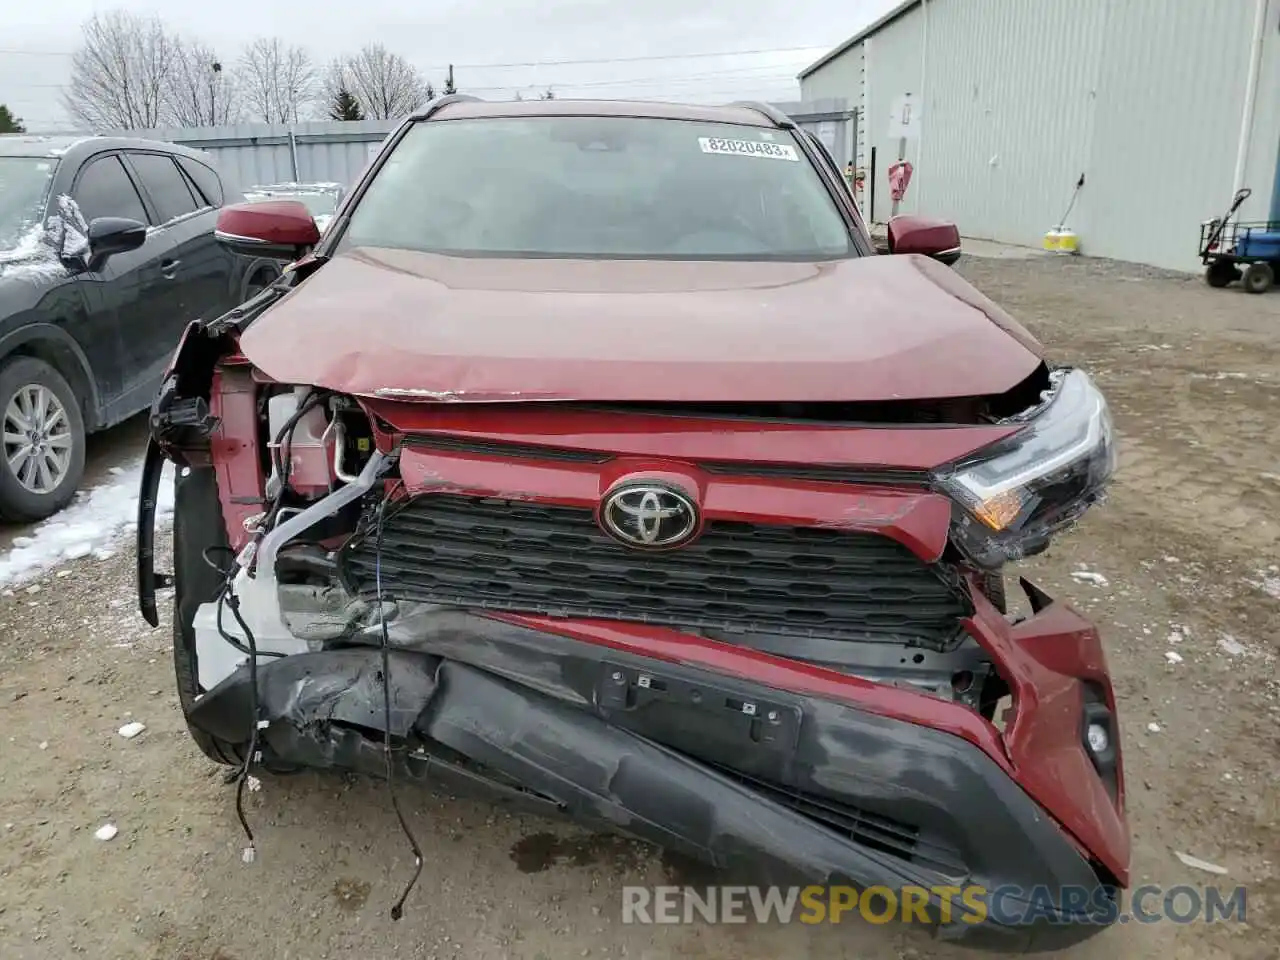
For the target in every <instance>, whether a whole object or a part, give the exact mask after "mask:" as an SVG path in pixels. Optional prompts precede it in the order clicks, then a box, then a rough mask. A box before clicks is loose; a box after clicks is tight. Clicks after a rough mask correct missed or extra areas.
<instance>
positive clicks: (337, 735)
mask: <svg viewBox="0 0 1280 960" xmlns="http://www.w3.org/2000/svg"><path fill="white" fill-rule="evenodd" d="M1043 615H1044V614H1043V612H1042V613H1041V614H1040V616H1043ZM1035 619H1037V618H1034V617H1033V618H1032V620H1035ZM583 626H584V629H585V628H587V627H589V626H590V625H583ZM597 626H599V627H600V628H601V629H600V630H598V631H596V633H595V634H594V635H580V636H576V637H574V636H566V635H564V631H563V630H559V631H551V630H547V629H542V628H537V627H536V626H535V624H534V622H533V621H532V620H531V619H530V618H518V617H487V616H478V615H474V614H470V613H466V612H462V611H458V610H448V609H442V608H438V607H436V608H424V609H422V610H420V611H418V612H416V613H414V614H411V615H408V616H404V617H400V618H397V619H396V620H395V621H394V622H393V623H392V624H391V625H390V643H391V646H392V648H393V649H392V650H391V651H390V656H391V670H390V671H389V679H390V697H391V707H392V710H391V731H390V732H391V734H392V739H393V743H394V744H395V748H394V762H395V764H396V767H397V768H398V771H399V773H398V775H399V776H403V777H406V778H409V779H417V780H422V781H430V782H432V783H434V784H437V785H441V786H447V787H449V788H450V789H453V790H456V791H459V792H472V791H473V790H475V789H478V790H482V791H484V792H485V793H487V794H489V795H491V796H496V797H499V798H501V799H505V800H507V801H509V802H512V803H515V804H518V805H520V806H522V807H525V808H530V809H533V810H536V811H539V812H543V813H558V814H563V815H567V816H569V817H571V818H573V819H574V820H577V821H579V822H582V823H585V824H596V825H601V826H604V827H607V828H609V829H613V830H619V831H621V832H624V833H627V834H630V835H632V836H635V837H637V838H639V839H643V840H647V841H650V842H653V843H655V844H658V845H661V846H663V847H664V848H667V849H671V850H675V851H679V852H682V853H685V854H687V855H690V856H693V857H696V858H699V859H701V860H704V861H706V862H709V863H711V864H714V865H715V866H717V867H722V868H728V869H731V870H734V871H735V872H737V871H745V872H747V873H749V874H750V875H751V876H752V877H753V878H757V879H758V880H759V882H761V883H778V884H806V883H808V884H812V883H818V884H828V885H833V886H834V885H840V886H844V885H849V886H853V887H857V888H860V889H865V888H868V887H873V886H887V887H889V888H891V889H900V888H903V887H916V888H923V889H924V890H926V891H929V909H928V915H929V917H930V919H931V922H932V924H933V925H934V926H935V928H936V930H937V933H938V935H939V936H940V937H942V938H946V939H955V940H960V941H962V942H964V943H966V944H970V945H974V946H982V947H986V948H990V949H997V950H1002V951H1010V952H1023V951H1027V950H1036V951H1039V950H1046V949H1057V948H1060V947H1063V946H1066V945H1068V944H1070V943H1073V942H1077V941H1079V940H1083V939H1085V938H1087V937H1088V936H1090V935H1091V934H1093V933H1095V932H1097V931H1098V930H1100V929H1102V928H1103V927H1104V926H1105V925H1106V924H1108V923H1109V922H1110V921H1111V920H1113V919H1114V918H1115V903H1114V900H1112V899H1111V893H1110V892H1109V891H1106V890H1104V892H1103V895H1102V896H1099V895H1098V893H1097V892H1098V891H1099V890H1100V889H1103V888H1102V886H1101V885H1102V883H1103V880H1102V877H1101V876H1100V873H1101V874H1104V875H1105V874H1106V873H1107V871H1105V870H1104V871H1099V870H1098V869H1097V868H1096V867H1095V866H1094V865H1093V864H1092V863H1091V862H1090V858H1088V857H1087V856H1086V855H1084V854H1083V853H1082V852H1081V850H1082V846H1081V844H1080V843H1079V842H1078V841H1076V840H1073V839H1072V838H1071V837H1070V836H1069V834H1068V833H1067V832H1065V831H1064V830H1063V829H1062V828H1061V827H1060V826H1059V825H1058V822H1055V821H1056V818H1054V817H1052V816H1050V815H1049V814H1048V813H1047V811H1046V810H1045V808H1044V807H1043V806H1041V805H1040V804H1038V803H1037V802H1036V801H1035V800H1033V799H1032V797H1031V796H1030V795H1029V794H1028V792H1027V791H1026V790H1025V789H1024V788H1023V787H1022V786H1020V785H1019V782H1018V776H1019V774H1018V771H1017V770H1016V769H1013V767H1012V765H1011V763H1010V762H1008V761H1007V760H1006V761H1005V762H1001V761H1000V760H998V759H997V758H995V757H993V756H992V755H991V754H990V753H989V752H988V750H987V749H984V748H983V746H981V745H979V744H976V743H974V742H971V741H970V740H969V739H966V738H965V737H964V736H958V735H955V734H954V733H953V732H944V731H943V730H940V729H936V728H934V727H932V726H929V725H926V724H922V723H916V722H909V721H907V720H905V719H902V718H901V717H892V716H887V715H884V711H877V712H872V711H870V710H866V709H859V708H858V707H857V706H855V705H854V704H853V703H851V702H849V701H848V699H847V698H843V697H841V696H839V695H836V693H835V688H834V687H832V688H831V691H830V695H828V694H825V693H823V692H822V691H821V684H820V683H819V681H822V680H823V677H824V675H825V674H827V673H830V671H825V670H822V669H820V668H812V667H804V666H803V665H798V666H799V667H800V669H801V670H802V671H803V673H804V674H806V675H808V676H809V677H810V678H811V679H812V680H813V681H814V683H811V684H808V685H806V684H803V683H799V682H791V683H787V682H771V683H770V684H769V685H767V686H766V685H764V684H762V683H761V682H759V680H758V679H756V680H753V679H749V678H747V677H745V676H743V675H734V674H735V671H734V670H733V669H713V668H711V667H710V666H708V664H707V663H705V662H703V663H699V662H698V661H699V659H704V660H705V658H700V657H699V656H698V654H697V648H696V646H695V645H689V646H688V647H687V648H686V650H687V652H688V653H689V655H688V656H684V657H680V656H663V655H661V653H660V652H659V655H657V656H655V655H654V654H655V651H654V650H649V651H646V652H641V651H639V650H638V648H637V647H635V646H634V645H628V644H627V643H626V642H625V638H623V637H622V636H621V635H619V634H617V633H611V632H610V631H609V630H608V629H606V625H597ZM587 632H588V633H590V631H589V630H588V631H587ZM379 639H380V636H358V637H356V638H355V644H356V645H353V646H349V647H346V648H344V649H336V650H327V651H321V652H310V653H299V654H296V655H293V656H288V657H284V658H281V659H277V660H274V661H271V662H264V663H262V665H260V666H259V668H258V675H259V679H258V689H259V701H260V703H259V708H260V711H261V714H260V715H261V716H263V717H264V718H265V719H266V720H267V721H268V725H267V727H266V728H265V730H264V731H263V732H262V742H263V743H264V749H265V751H267V753H268V755H269V756H271V757H272V758H274V759H277V760H280V761H283V762H288V763H295V764H303V765H307V766H315V767H335V768H345V769H354V770H360V771H365V772H368V773H371V774H381V773H383V771H384V763H385V760H384V755H383V746H382V744H383V737H384V722H383V716H384V713H383V692H382V690H383V687H382V680H381V651H380V650H379V649H378V648H377V643H378V641H379ZM688 639H689V640H691V639H692V638H688ZM716 646H725V647H727V645H716ZM721 653H722V654H723V658H722V663H721V666H722V667H723V666H729V667H731V663H730V661H731V660H732V657H733V656H742V657H747V658H748V659H751V660H755V661H757V662H756V663H755V666H756V667H757V668H758V667H759V666H760V663H759V662H758V661H760V660H761V659H762V655H760V654H753V653H751V652H750V651H736V652H735V651H733V650H732V648H728V649H727V650H725V651H721ZM763 659H769V658H767V657H766V658H763ZM833 676H837V675H833ZM772 679H773V680H774V681H778V680H779V679H780V678H779V677H778V676H777V675H775V676H773V677H772ZM840 679H841V680H842V681H847V680H848V679H849V678H847V677H841V678H840ZM815 684H817V685H816V686H815ZM867 686H874V685H870V684H868V685H867ZM890 692H891V693H900V694H901V695H902V696H904V697H915V696H918V695H916V694H912V693H908V692H905V691H890ZM923 699H926V700H927V699H928V698H923ZM249 705H250V694H249V679H248V672H247V669H245V668H241V669H239V670H238V671H237V672H236V673H234V674H233V675H231V676H230V677H228V678H227V679H226V680H224V681H223V682H222V683H220V684H219V685H218V686H216V687H215V688H213V689H212V690H209V691H208V692H207V693H206V694H205V695H204V696H203V697H201V698H200V700H199V701H198V702H197V703H196V704H195V706H194V709H193V711H192V712H191V714H190V716H189V720H190V722H191V723H192V724H194V725H195V726H197V727H199V728H201V729H203V730H205V731H207V732H208V733H210V734H211V735H213V736H215V737H218V738H219V739H221V740H224V741H227V742H230V743H244V742H246V741H247V740H248V739H249V737H250V735H251V727H252V724H253V714H252V712H251V710H250V706H249ZM950 706H952V705H950V704H941V703H939V704H938V707H939V708H945V707H950ZM956 709H957V710H964V709H965V708H963V707H959V706H957V707H956ZM979 719H980V718H979ZM1113 814H1114V810H1113ZM1115 815H1116V816H1118V814H1115ZM1126 855H1127V851H1126ZM973 887H980V888H983V889H984V890H986V891H989V892H991V894H992V895H993V896H998V898H999V904H998V905H997V904H994V903H993V904H991V905H990V909H991V911H992V914H991V916H989V917H988V918H987V919H986V920H985V922H981V923H972V922H966V921H964V920H957V919H955V918H959V917H964V916H965V915H966V913H967V910H968V908H967V907H966V906H965V905H964V904H963V903H962V902H961V892H960V889H957V888H973ZM939 888H952V889H953V890H954V893H952V892H948V891H945V890H943V891H941V892H939ZM997 891H998V893H997ZM1082 891H1085V892H1087V893H1086V894H1085V896H1083V897H1082V896H1081V892H1082ZM971 895H972V894H971ZM1033 900H1034V902H1035V905H1036V909H1035V910H1034V911H1032V912H1033V913H1034V922H1030V918H1028V922H1019V921H1014V922H1010V920H1009V918H1010V917H1014V916H1019V915H1020V911H1019V905H1023V906H1025V905H1026V904H1028V903H1030V902H1031V901H1033ZM944 901H947V902H948V904H949V909H947V910H945V911H944V909H943V907H944ZM1048 905H1052V907H1051V908H1050V907H1049V906H1048ZM944 916H946V917H950V918H952V920H951V922H950V923H946V922H943V918H944Z"/></svg>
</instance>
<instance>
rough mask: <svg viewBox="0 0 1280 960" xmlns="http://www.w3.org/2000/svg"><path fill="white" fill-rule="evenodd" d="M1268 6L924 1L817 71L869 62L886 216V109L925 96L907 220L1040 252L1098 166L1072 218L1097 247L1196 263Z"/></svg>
mask: <svg viewBox="0 0 1280 960" xmlns="http://www.w3.org/2000/svg"><path fill="white" fill-rule="evenodd" d="M1270 8H1271V9H1270V11H1269V13H1268V16H1267V26H1266V29H1265V31H1264V56H1263V63H1262V69H1261V73H1260V76H1259V78H1258V87H1257V101H1256V107H1255V114H1254V130H1253V136H1252V138H1251V143H1250V150H1249V157H1248V167H1247V170H1246V177H1245V184H1246V185H1247V186H1251V187H1252V188H1253V190H1254V195H1253V197H1252V198H1251V200H1250V202H1249V204H1248V205H1247V206H1246V207H1245V210H1244V214H1245V215H1246V216H1249V217H1256V218H1265V217H1266V216H1267V214H1268V211H1269V210H1270V209H1271V198H1272V192H1273V185H1274V184H1275V182H1276V167H1277V152H1278V149H1280V0H1271V3H1270ZM1255 10H1256V7H1255V2H1254V0H1070V2H1064V0H928V2H927V4H924V5H920V6H917V7H915V8H914V9H912V10H911V11H910V12H908V13H906V14H904V15H902V16H900V17H898V18H897V19H895V20H893V21H891V22H890V23H888V24H887V25H885V26H884V27H883V28H881V29H880V30H879V31H877V32H876V33H874V34H872V35H870V36H868V37H867V38H866V39H865V40H864V41H863V42H862V43H860V44H858V45H856V46H854V47H853V48H851V49H850V50H849V51H848V52H847V53H845V54H844V55H842V56H841V57H838V58H837V59H836V60H833V61H832V62H831V63H828V64H826V65H824V66H823V67H822V68H820V69H819V70H818V71H815V74H814V75H813V76H814V77H818V76H820V75H822V74H824V73H825V74H828V75H830V76H832V77H837V76H844V77H846V78H847V77H849V76H850V75H851V74H852V72H853V71H854V70H855V69H864V68H865V74H866V76H865V87H866V92H865V103H866V111H865V113H864V117H863V122H862V123H861V125H860V127H861V130H860V135H859V140H860V141H861V142H862V143H863V144H865V145H866V146H867V147H868V148H869V147H870V146H872V145H874V146H875V147H877V148H878V149H877V176H876V180H877V182H876V185H875V193H876V202H875V210H874V216H875V218H876V219H880V220H883V219H884V218H885V217H887V215H888V213H889V197H888V187H887V179H886V177H885V173H884V171H885V169H886V168H887V167H888V165H889V164H890V163H892V162H893V161H894V160H895V159H896V158H897V142H896V141H891V140H890V139H889V136H888V131H887V129H886V127H887V124H888V115H889V110H890V107H891V104H892V103H893V100H894V99H895V98H896V97H898V96H901V95H902V94H904V93H913V94H917V95H922V96H923V102H922V109H923V115H922V128H923V131H922V138H921V141H920V143H919V145H911V146H909V148H908V151H907V159H908V160H910V161H911V162H912V163H913V164H915V167H916V169H915V176H914V179H913V182H912V184H911V188H910V189H909V191H908V194H907V200H906V202H905V203H904V204H903V207H902V210H903V211H904V212H917V211H920V212H927V213H929V214H931V215H936V216H941V217H946V218H949V219H954V220H955V221H956V222H957V223H958V224H959V225H960V228H961V231H962V232H963V233H964V234H965V235H967V236H973V237H985V238H990V239H995V240H1001V241H1005V242H1010V243H1023V244H1030V245H1037V246H1038V245H1039V244H1040V242H1041V239H1042V237H1043V235H1044V232H1045V231H1046V230H1048V229H1049V228H1051V227H1052V226H1054V225H1055V224H1056V223H1057V222H1058V220H1059V219H1060V218H1061V216H1062V214H1063V211H1064V210H1065V208H1066V205H1067V202H1068V200H1069V198H1070V196H1071V191H1072V188H1073V187H1074V185H1075V182H1076V180H1077V178H1078V177H1079V176H1080V174H1081V173H1084V174H1085V187H1084V189H1083V190H1082V191H1081V194H1080V198H1079V200H1078V202H1077V204H1076V206H1075V209H1074V210H1073V211H1072V214H1071V217H1070V219H1069V224H1068V225H1069V226H1071V227H1072V228H1073V229H1074V230H1075V231H1076V232H1077V233H1078V234H1079V235H1080V243H1081V248H1082V250H1083V251H1084V252H1085V253H1089V254H1094V255H1098V256H1105V257H1114V258H1118V259H1125V260H1134V261H1138V262H1143V263H1150V264H1154V265H1157V266H1163V267H1169V268H1173V269H1188V270H1193V269H1196V268H1197V267H1198V266H1199V264H1198V260H1197V259H1196V256H1195V248H1196V242H1197V240H1198V231H1199V223H1200V221H1202V220H1204V219H1207V218H1208V217H1210V216H1212V215H1214V214H1216V213H1218V212H1219V211H1220V210H1221V209H1222V208H1223V207H1225V206H1226V204H1227V203H1228V201H1229V200H1230V194H1231V181H1232V175H1233V172H1234V167H1235V158H1236V147H1237V140H1238V135H1239V129H1240V120H1241V114H1242V110H1243V106H1244V91H1245V86H1246V77H1247V73H1248V65H1249V55H1250V39H1251V35H1252V28H1253V21H1254V15H1255ZM926 23H927V27H926ZM844 60H849V61H851V62H850V63H849V64H846V65H845V66H844V67H841V66H840V63H841V61H844ZM811 79H812V78H806V80H805V83H806V84H808V83H809V82H810V80H811ZM807 89H808V87H806V90H807ZM866 156H867V159H866V160H864V162H868V161H869V149H868V150H867V154H866Z"/></svg>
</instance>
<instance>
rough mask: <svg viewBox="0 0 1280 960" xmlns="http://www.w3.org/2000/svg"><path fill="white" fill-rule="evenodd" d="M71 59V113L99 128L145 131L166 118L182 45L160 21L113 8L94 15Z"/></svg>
mask: <svg viewBox="0 0 1280 960" xmlns="http://www.w3.org/2000/svg"><path fill="white" fill-rule="evenodd" d="M80 30H81V44H80V49H79V50H77V51H76V52H75V53H74V54H73V55H72V58H71V83H70V84H68V86H67V88H66V90H65V91H64V92H63V95H62V99H63V105H64V106H65V107H66V109H67V112H68V113H70V114H71V115H72V116H73V117H75V118H76V119H77V120H79V121H80V122H81V123H83V124H85V125H86V126H88V127H91V128H94V129H124V130H145V129H149V128H152V127H158V126H160V125H161V124H163V123H164V122H165V120H166V119H167V116H166V115H167V113H168V107H167V104H166V100H167V90H168V86H169V81H170V79H171V77H172V75H173V64H174V56H175V54H176V51H177V47H178V43H177V40H176V38H175V37H174V36H173V35H172V34H171V33H170V32H169V30H168V28H167V27H165V25H164V23H163V22H162V21H161V20H160V19H159V18H158V17H154V16H152V17H146V16H141V15H139V14H135V13H130V12H128V11H126V10H111V11H108V12H107V13H96V14H94V15H93V16H92V17H90V18H89V19H88V20H87V21H85V23H84V24H83V26H82V27H81V28H80Z"/></svg>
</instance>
